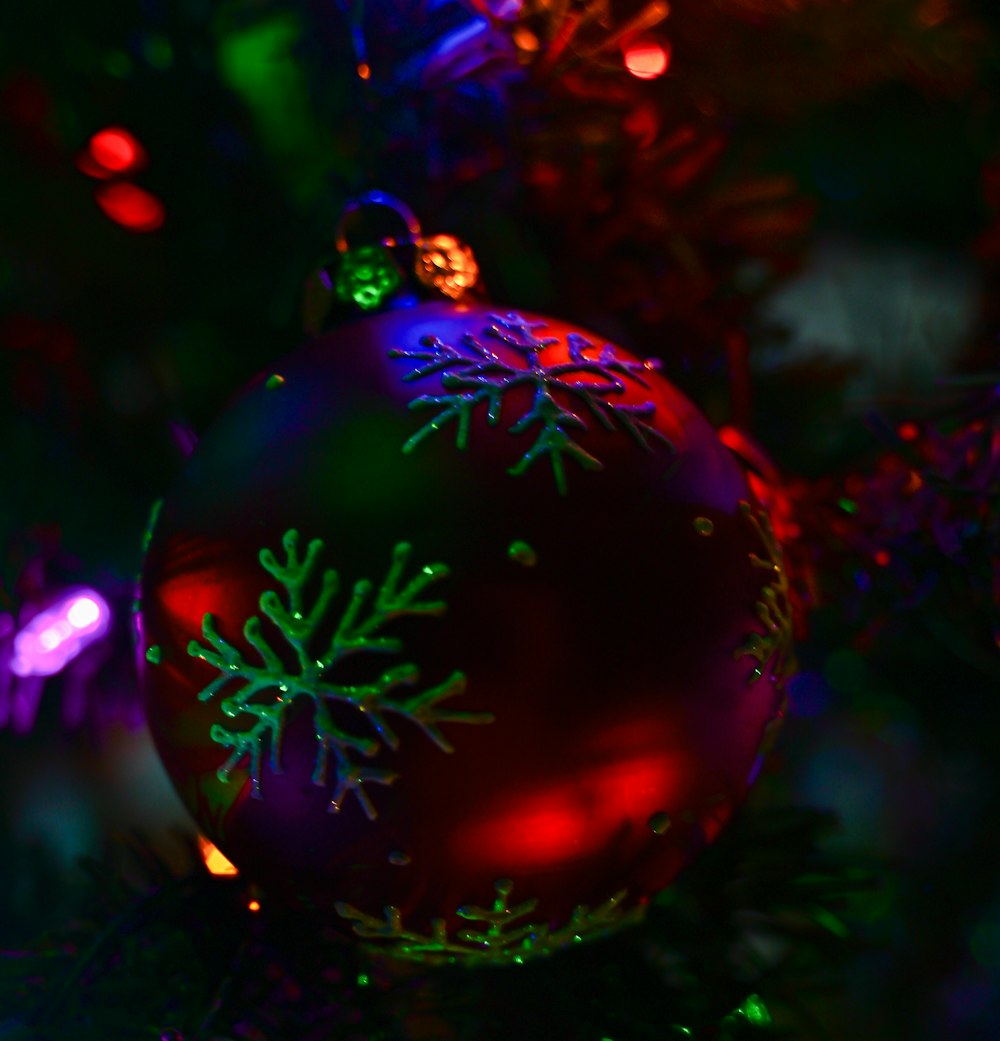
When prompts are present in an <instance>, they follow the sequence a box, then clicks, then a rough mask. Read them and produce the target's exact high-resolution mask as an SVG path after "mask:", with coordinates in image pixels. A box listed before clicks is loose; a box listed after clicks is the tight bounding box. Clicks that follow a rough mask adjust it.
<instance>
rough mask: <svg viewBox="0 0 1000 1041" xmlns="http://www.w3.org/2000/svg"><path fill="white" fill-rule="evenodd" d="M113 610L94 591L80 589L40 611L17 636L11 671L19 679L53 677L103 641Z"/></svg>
mask: <svg viewBox="0 0 1000 1041" xmlns="http://www.w3.org/2000/svg"><path fill="white" fill-rule="evenodd" d="M110 623H111V610H110V608H109V607H108V605H107V603H106V602H105V600H104V598H103V597H102V596H101V595H100V594H99V593H97V592H95V591H94V590H93V589H76V590H74V591H73V592H71V593H68V594H66V595H65V596H64V597H62V599H60V600H59V601H57V602H56V603H55V604H53V605H52V606H51V607H49V608H47V609H46V610H44V611H40V612H39V613H38V614H36V615H35V616H34V617H33V618H32V619H30V620H29V621H28V623H27V624H26V625H25V626H24V628H23V629H21V631H20V632H19V633H18V634H17V635H16V636H15V637H14V657H13V659H12V661H11V663H10V670H11V672H13V673H14V675H16V676H52V675H54V674H55V673H57V672H59V671H60V670H61V669H63V668H65V666H66V665H68V664H69V663H70V662H71V661H72V660H73V659H74V658H76V657H77V655H79V654H80V653H81V652H82V651H84V650H85V649H86V648H87V647H89V646H90V644H92V643H93V642H94V641H95V640H99V639H100V638H101V637H102V636H103V635H104V634H105V633H106V632H107V631H108V627H109V625H110Z"/></svg>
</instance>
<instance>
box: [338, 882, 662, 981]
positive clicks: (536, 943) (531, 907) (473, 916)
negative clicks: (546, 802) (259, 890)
mask: <svg viewBox="0 0 1000 1041" xmlns="http://www.w3.org/2000/svg"><path fill="white" fill-rule="evenodd" d="M493 888H494V891H495V893H496V897H495V899H494V901H493V907H492V908H485V907H470V906H466V907H460V908H459V909H458V911H457V914H458V916H459V918H464V919H465V920H466V921H468V922H470V923H473V926H474V927H472V928H468V929H460V930H459V931H458V932H457V933H455V934H454V935H453V936H451V937H449V935H448V930H447V925H446V923H445V920H444V919H443V918H435V919H434V920H433V921H432V922H431V931H430V933H429V934H424V933H419V932H414V931H413V930H411V929H407V928H406V926H405V925H404V924H403V917H402V914H401V912H400V910H399V908H397V907H387V908H386V909H385V911H384V916H383V917H382V918H376V917H374V916H372V915H368V914H365V913H364V912H363V911H359V910H358V909H357V908H356V907H352V906H351V905H350V904H345V903H342V902H341V903H338V904H337V905H336V909H337V913H338V914H339V915H340V916H341V918H344V919H346V920H347V921H349V922H352V923H353V929H354V934H355V935H356V936H358V937H359V938H360V939H364V940H374V941H378V949H379V950H383V951H385V953H391V954H393V955H395V956H396V957H399V958H407V959H410V960H411V961H422V962H430V963H440V962H456V961H462V962H463V963H466V964H472V965H480V964H486V963H489V964H494V965H497V964H504V963H510V962H515V963H520V962H523V961H525V960H526V959H527V958H534V957H537V956H539V955H544V954H551V953H552V952H553V951H557V950H559V949H561V948H563V947H567V946H569V945H570V944H572V943H582V942H583V941H584V940H585V939H591V938H595V937H598V936H607V935H609V934H611V933H612V932H616V931H617V930H618V929H621V928H622V927H623V926H626V925H631V924H634V923H637V922H640V921H642V919H643V918H644V917H645V912H646V909H645V907H643V906H641V905H640V906H638V907H633V908H630V909H628V910H626V909H625V908H624V907H623V906H622V904H623V902H624V900H625V897H626V896H627V892H626V890H624V889H622V890H619V892H617V893H615V895H614V896H612V897H611V898H610V899H609V900H606V901H605V902H604V903H603V904H601V905H599V906H598V907H595V908H589V907H587V906H586V905H584V904H580V905H579V906H578V907H577V908H576V909H575V910H574V911H573V914H572V915H571V916H570V920H569V922H567V923H566V924H565V925H564V926H561V927H559V928H558V929H552V928H551V927H550V926H549V925H548V924H546V923H538V922H531V921H528V920H527V919H528V918H529V916H530V915H532V914H533V913H534V911H535V909H536V908H537V907H538V901H537V900H525V901H524V902H523V903H520V904H517V905H516V906H514V907H510V906H509V900H510V894H511V892H512V891H513V888H514V883H513V882H511V881H510V879H506V878H505V879H500V880H499V881H498V882H495V883H494V884H493Z"/></svg>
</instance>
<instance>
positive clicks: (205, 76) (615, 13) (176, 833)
mask: <svg viewBox="0 0 1000 1041" xmlns="http://www.w3.org/2000/svg"><path fill="white" fill-rule="evenodd" d="M998 59H1000V8H998V7H997V6H996V5H995V4H993V3H991V2H989V0H980V2H978V3H977V2H974V0H674V2H673V3H671V4H668V3H666V2H660V3H651V4H650V3H637V2H614V0H589V2H571V0H462V2H460V0H398V2H388V0H322V2H319V0H229V2H221V3H211V2H209V0H172V2H168V0H104V2H102V3H101V4H99V5H96V6H94V5H80V4H70V3H66V2H63V3H59V2H55V0H37V2H35V3H33V4H30V5H29V4H8V5H5V7H4V9H3V11H2V13H0V431H2V437H0V948H5V949H8V950H13V949H15V948H17V947H19V946H20V945H23V944H28V943H30V942H32V938H33V937H36V936H38V935H39V934H41V933H42V932H44V930H46V929H48V928H52V927H56V926H58V925H59V924H60V923H62V922H65V921H66V920H67V919H68V918H70V917H72V916H73V915H74V914H76V913H77V909H78V906H79V901H80V899H81V894H82V893H83V891H84V889H85V885H86V880H85V875H84V873H83V872H82V871H81V870H80V868H79V864H78V862H79V859H80V858H81V857H91V858H97V859H99V860H101V861H102V862H104V863H108V864H111V865H114V864H116V863H117V861H118V859H119V853H118V851H119V850H120V848H121V847H122V845H123V844H124V845H127V844H128V843H129V842H136V841H139V842H141V843H144V844H148V845H149V846H151V847H152V848H154V849H155V850H157V851H158V853H159V855H161V856H162V857H164V858H165V859H166V860H167V862H168V863H170V864H172V865H174V866H175V867H176V869H177V870H178V871H183V870H184V869H185V858H186V857H188V856H189V855H190V854H189V849H188V846H187V844H186V842H185V840H184V837H183V836H184V835H185V834H187V835H190V834H191V833H192V830H193V827H192V825H191V824H190V823H189V822H188V820H187V817H186V815H185V814H184V812H183V810H182V809H181V808H180V806H179V803H178V802H177V800H176V797H175V796H174V795H173V793H172V791H171V789H170V787H169V785H168V783H167V781H166V779H165V777H164V775H163V774H162V772H161V769H160V767H159V765H158V763H157V761H156V758H155V755H154V753H153V752H152V750H151V746H150V743H149V741H148V738H147V736H146V734H145V732H144V730H143V726H142V708H141V705H140V703H139V698H138V693H137V689H136V681H135V670H134V663H133V652H132V646H131V633H130V624H131V623H130V605H131V601H132V597H133V584H134V577H135V575H136V573H137V572H138V570H139V567H140V563H141V552H142V538H143V532H144V529H145V525H146V521H147V518H148V516H149V513H150V510H151V508H152V505H153V503H154V502H155V501H156V500H157V499H158V498H159V497H161V496H162V495H163V494H164V492H165V491H166V489H167V488H168V487H169V484H170V481H171V478H172V476H173V475H174V474H176V473H177V472H178V471H179V470H180V468H181V467H182V466H183V464H184V460H185V459H186V457H187V455H188V454H189V453H190V451H191V449H192V448H193V446H194V444H195V443H196V441H197V439H198V436H199V434H200V432H201V431H202V430H203V429H204V428H205V426H206V424H208V423H209V422H210V421H211V419H212V417H213V416H214V415H215V414H217V413H218V411H219V410H220V409H221V408H222V407H223V406H224V404H225V402H226V401H227V399H228V398H229V397H230V396H231V395H232V394H233V393H234V392H235V391H236V389H238V388H239V387H240V385H241V384H242V383H244V382H245V381H246V380H247V379H248V378H250V377H251V376H252V375H254V374H255V373H256V372H258V371H259V370H260V369H262V368H264V367H265V366H267V365H268V364H269V363H270V362H271V361H272V360H273V359H275V358H277V357H280V356H281V355H282V354H284V353H285V352H287V351H288V350H290V349H292V348H293V347H295V346H296V345H297V344H298V343H300V342H301V341H302V339H303V338H304V336H305V333H304V331H303V285H304V284H305V282H306V280H307V278H308V277H309V276H310V274H311V273H312V272H313V271H314V270H315V269H316V268H317V266H318V265H321V264H323V263H325V262H327V261H329V260H330V258H331V256H332V254H333V246H334V228H335V225H336V222H337V215H338V213H339V212H340V209H341V207H342V206H343V205H344V203H345V201H346V200H347V199H348V198H350V197H351V196H353V195H355V194H356V193H358V192H361V191H364V190H367V189H369V188H372V187H379V188H382V189H384V190H387V191H390V192H392V193H394V194H395V195H397V196H399V197H400V198H402V199H405V200H406V201H407V202H408V203H409V205H410V206H411V207H413V208H414V210H415V211H416V212H417V213H418V214H419V215H420V217H421V219H422V221H423V223H424V227H425V229H426V230H428V231H432V232H436V231H441V232H448V233H453V234H456V235H459V236H460V237H462V238H463V239H464V240H466V241H467V242H469V243H470V244H471V246H472V248H473V249H474V250H475V253H476V256H477V259H478V261H479V264H480V266H481V268H482V272H483V277H484V281H485V284H486V285H487V287H488V289H489V292H490V295H491V296H492V298H493V299H494V300H495V301H497V302H498V303H500V304H504V305H510V306H517V307H520V308H526V309H532V310H538V311H542V312H544V313H549V314H555V315H560V316H563V317H566V318H569V319H571V320H574V321H576V322H578V323H580V324H582V325H584V326H586V327H589V328H593V329H595V330H596V331H598V332H599V333H601V334H604V335H606V336H608V337H610V338H612V339H614V340H615V341H616V342H618V343H620V344H622V345H623V346H626V347H627V348H629V349H631V350H633V351H635V352H637V353H639V354H643V355H654V356H658V357H659V358H661V359H662V361H663V365H664V371H665V374H666V375H667V377H668V378H669V379H671V380H672V381H673V382H675V383H676V384H678V385H679V386H680V387H681V388H682V389H684V391H685V392H686V393H687V394H688V395H689V396H690V397H692V398H693V399H694V400H695V401H696V402H698V404H699V405H700V406H701V407H702V409H703V410H704V411H705V412H706V414H707V415H708V416H709V417H710V419H711V420H712V421H713V423H715V424H716V426H718V427H720V428H725V431H726V433H725V435H724V436H725V437H726V439H727V443H729V444H730V445H731V447H734V448H735V449H736V450H737V451H738V452H740V453H741V454H742V455H743V456H744V458H745V459H746V460H747V461H748V462H749V464H750V465H751V467H752V468H753V470H754V472H755V474H756V477H757V481H758V485H759V487H758V491H759V492H760V493H761V494H762V495H764V496H767V497H769V499H770V502H771V503H772V510H773V512H774V515H775V517H776V527H777V529H778V534H779V536H780V537H781V538H782V540H783V541H784V543H785V548H786V553H787V556H788V560H789V563H790V567H791V569H792V572H793V576H794V578H795V584H796V596H797V603H798V604H799V607H800V609H801V610H800V615H801V617H800V619H799V633H798V636H799V658H800V665H801V671H800V673H799V674H798V675H797V676H796V677H795V679H794V680H793V681H792V682H791V684H790V689H789V694H790V707H789V714H788V715H789V718H788V721H787V725H786V727H785V729H784V732H783V734H782V736H781V739H780V741H779V744H778V748H777V751H776V753H775V755H774V757H773V759H772V761H771V763H770V765H769V766H768V768H767V771H766V773H765V776H764V778H763V779H762V782H761V784H760V786H759V787H758V789H757V790H756V791H755V793H754V795H753V797H752V803H753V804H754V805H758V806H768V805H773V806H782V805H787V804H792V805H797V806H804V807H814V808H817V809H822V810H831V811H833V812H834V813H835V814H836V816H837V820H838V821H839V824H838V827H837V828H836V829H835V830H833V831H832V832H831V834H830V836H829V837H828V839H827V840H826V842H827V843H828V846H829V849H830V850H831V852H832V854H835V855H837V856H841V855H842V856H846V857H850V858H852V862H853V863H855V864H857V865H862V866H863V868H864V870H865V871H868V872H871V873H872V875H873V877H875V878H876V880H877V881H876V883H875V884H874V885H873V886H871V887H869V888H867V889H866V890H865V891H864V892H863V893H861V894H859V895H857V896H856V897H854V898H853V899H852V900H851V901H850V902H849V903H848V904H847V905H845V907H844V910H843V914H842V916H840V917H837V918H834V919H833V920H832V921H828V922H827V923H826V927H827V928H828V929H829V930H830V931H831V932H832V933H833V934H835V935H838V934H839V933H841V932H842V933H844V935H850V937H852V941H851V942H852V943H853V944H854V946H853V947H852V953H851V956H850V957H849V958H847V959H843V960H842V961H841V962H840V963H839V964H838V966H837V968H836V969H835V970H834V969H831V970H830V973H829V974H828V976H826V977H825V978H824V981H823V983H822V986H819V985H817V987H816V989H815V992H814V993H812V992H810V993H807V994H805V995H804V996H803V1001H804V1002H805V1004H807V1005H808V1009H809V1012H808V1015H804V1016H803V1017H801V1018H800V1019H799V1021H798V1022H797V1024H796V1026H795V1031H794V1033H793V1036H797V1037H801V1038H812V1037H816V1038H821V1037H835V1038H839V1037H848V1036H849V1037H852V1038H853V1039H855V1041H868V1039H871V1041H876V1039H878V1041H895V1039H904V1038H905V1039H907V1041H914V1039H920V1041H923V1039H927V1041H931V1039H934V1041H940V1039H942V1038H948V1039H962V1041H966V1039H968V1041H973V1039H991V1038H1000V990H998V977H1000V885H998V883H1000V871H998V859H997V854H998V849H1000V842H998V840H997V837H996V824H995V822H996V820H997V819H998V815H1000V765H998V763H1000V755H998V753H1000V697H998V694H1000V650H998V642H997V640H998V634H1000V625H998V616H1000V510H998V503H1000V404H998V402H1000V398H998V390H1000V359H998V351H997V334H998V331H1000V279H998V275H1000V221H998V208H1000V95H998V84H1000V64H998ZM694 870H697V867H696V868H695V869H694ZM0 1011H2V1012H8V1013H9V1012H11V1011H14V1010H6V1009H4V1010H0ZM2 1018H3V1017H2V1016H0V1021H2ZM0 1026H2V1022H0ZM0 1033H2V1030H0Z"/></svg>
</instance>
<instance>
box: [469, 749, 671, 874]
mask: <svg viewBox="0 0 1000 1041" xmlns="http://www.w3.org/2000/svg"><path fill="white" fill-rule="evenodd" d="M683 777H684V767H683V764H682V762H681V761H680V760H679V759H677V758H672V757H669V756H667V755H662V754H661V755H656V756H651V755H646V756H636V757H633V758H629V759H624V760H621V761H619V762H616V763H608V764H603V765H600V766H595V767H593V768H591V769H589V770H585V771H581V773H580V774H579V776H578V777H577V778H576V779H575V780H574V781H572V782H565V783H562V784H557V785H552V786H550V787H549V788H546V789H542V790H540V791H537V792H534V793H529V794H526V795H523V796H522V797H521V798H520V800H517V805H515V806H510V805H509V804H508V805H507V806H506V807H505V808H504V809H503V810H502V811H500V812H499V813H496V814H495V815H493V816H488V817H487V818H486V819H485V820H483V821H481V822H479V823H477V824H475V825H473V826H472V827H471V828H469V829H468V830H466V831H465V832H463V833H462V836H461V840H460V841H461V856H462V857H463V859H466V860H467V861H469V862H473V863H484V864H485V863H490V864H492V863H503V864H507V865H509V866H510V870H512V871H515V870H525V869H537V868H547V867H553V866H555V865H558V864H560V863H564V862H566V861H571V860H576V859H578V858H579V857H581V856H586V855H589V854H592V853H596V852H597V851H598V850H600V849H602V848H603V847H605V846H606V845H607V843H608V842H610V841H611V840H612V839H613V838H614V837H615V836H617V835H620V834H621V832H622V831H623V830H624V829H625V828H628V829H630V830H632V831H633V832H634V831H638V830H640V829H644V828H646V827H647V823H646V822H647V821H648V820H649V818H650V817H651V816H652V815H653V814H654V813H658V812H661V811H663V810H664V809H667V808H673V807H674V806H675V805H676V799H677V794H678V788H679V784H680V782H681V781H682V780H683Z"/></svg>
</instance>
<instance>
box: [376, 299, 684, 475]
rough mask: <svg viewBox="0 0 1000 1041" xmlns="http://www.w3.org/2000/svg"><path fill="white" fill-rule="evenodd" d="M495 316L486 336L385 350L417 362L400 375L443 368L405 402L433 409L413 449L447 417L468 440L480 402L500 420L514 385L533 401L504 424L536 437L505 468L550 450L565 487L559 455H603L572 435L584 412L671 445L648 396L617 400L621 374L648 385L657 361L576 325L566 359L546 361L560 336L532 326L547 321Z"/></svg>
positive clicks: (458, 436)
mask: <svg viewBox="0 0 1000 1041" xmlns="http://www.w3.org/2000/svg"><path fill="white" fill-rule="evenodd" d="M490 321H491V322H492V323H493V324H492V325H490V326H488V327H487V328H486V329H484V330H483V337H484V340H480V339H477V338H476V337H475V336H473V335H472V334H471V333H469V334H466V335H465V336H463V337H462V338H461V340H460V342H459V343H458V344H457V345H453V344H447V343H444V342H443V341H442V340H441V339H439V338H438V337H436V336H425V337H422V338H421V340H420V344H419V346H418V347H415V348H394V349H392V350H390V351H389V357H390V358H406V359H409V360H411V361H414V362H417V363H418V365H417V367H416V368H415V369H414V370H413V371H412V372H410V373H408V374H407V375H406V376H405V377H404V378H405V379H406V380H418V379H423V378H424V377H425V376H431V375H434V374H437V373H441V388H442V391H443V393H441V394H424V395H421V396H420V397H418V398H415V399H414V400H413V401H411V402H410V408H412V409H418V410H424V409H436V410H437V411H436V412H435V414H434V416H433V418H432V419H430V420H429V421H428V422H427V423H425V424H424V426H422V427H421V428H420V429H419V430H418V431H417V432H416V433H415V434H414V435H413V436H412V437H411V438H410V439H409V440H408V441H407V442H406V443H405V444H404V445H403V451H404V452H412V451H413V449H414V448H416V447H417V445H419V444H420V442H421V441H423V440H424V439H425V438H426V437H428V436H429V435H430V434H432V433H433V432H434V431H436V430H440V429H441V428H442V427H443V426H445V425H447V424H448V423H452V422H454V423H455V424H456V425H457V429H456V433H455V441H456V444H457V445H458V447H459V448H460V449H464V448H465V447H466V445H467V444H468V440H469V423H470V420H471V418H472V415H473V413H474V412H475V410H476V409H477V408H478V407H479V406H480V405H485V406H486V419H487V422H489V423H490V424H491V425H496V424H497V423H499V422H500V413H501V409H502V406H503V401H504V397H505V396H506V395H507V394H508V393H509V392H510V391H511V390H513V389H514V388H515V387H520V386H527V387H529V388H531V389H532V391H533V393H532V399H531V407H530V408H529V409H528V411H527V412H525V413H524V414H523V415H521V416H519V417H518V418H517V419H516V421H515V422H514V423H513V424H512V425H511V426H510V427H508V430H509V432H510V433H512V434H521V433H524V432H526V431H533V432H534V433H535V440H534V442H533V443H532V444H531V446H530V447H529V448H528V449H527V450H526V451H525V452H524V454H523V455H522V456H521V458H520V460H519V461H518V462H517V463H516V464H515V465H514V466H512V467H511V468H510V469H509V471H508V473H511V474H513V475H515V476H517V475H520V474H523V473H524V472H525V471H526V470H528V469H529V467H531V466H532V465H533V464H534V463H535V462H536V460H538V459H539V458H540V457H541V456H544V455H547V456H548V457H549V460H550V462H551V465H552V474H553V476H554V478H555V482H556V487H557V488H558V489H559V492H560V494H565V492H566V467H565V462H564V459H566V458H569V459H572V460H574V461H575V462H576V463H577V464H578V465H579V466H581V467H582V468H583V469H585V470H599V469H601V468H602V464H601V462H600V460H598V459H597V458H596V457H595V456H593V455H592V454H591V453H590V452H588V451H587V450H586V449H585V448H584V447H583V446H582V445H580V444H579V442H578V441H576V440H575V437H574V435H575V434H577V433H579V432H581V431H585V430H587V429H588V425H587V421H586V419H585V416H586V415H589V416H591V417H592V418H593V419H595V420H596V421H597V423H598V424H599V425H600V426H602V427H603V428H604V429H605V430H615V429H622V430H627V431H628V432H629V434H631V435H632V437H633V438H634V439H635V441H636V442H637V443H638V444H639V445H641V446H642V447H643V448H644V449H646V450H651V449H652V445H651V443H650V442H651V439H652V440H655V441H659V442H662V443H663V444H666V445H667V446H670V441H669V439H668V438H667V437H666V436H665V435H664V434H663V433H661V432H660V431H659V430H657V429H656V427H654V426H653V425H652V424H651V422H650V420H651V419H652V418H653V414H654V413H655V411H656V406H655V404H654V403H653V402H652V401H646V402H642V403H640V404H633V405H630V404H625V403H622V402H616V401H614V400H612V399H613V398H615V397H617V396H620V395H621V394H624V392H625V389H626V381H631V382H633V383H637V384H639V386H641V387H645V388H647V389H648V388H649V383H648V382H647V381H646V375H648V373H649V372H650V371H651V370H653V369H655V368H656V367H657V366H658V362H655V361H652V360H651V361H644V362H641V361H631V360H628V359H624V358H619V357H618V355H617V353H616V351H615V348H614V347H613V346H612V345H611V344H605V345H604V346H603V347H601V348H597V347H595V346H594V345H593V344H591V343H589V342H588V341H587V340H586V339H585V338H584V337H583V336H580V335H579V334H578V333H570V334H569V336H568V337H567V339H566V344H567V347H568V350H569V358H570V360H569V361H566V362H560V363H558V364H555V365H546V364H544V363H543V362H542V360H541V354H542V352H543V351H544V350H545V348H546V347H550V346H552V345H553V344H555V343H558V342H559V341H558V340H557V339H556V338H554V337H543V338H539V337H538V336H537V335H536V330H538V329H540V328H543V327H544V323H541V322H535V323H531V322H528V321H527V320H525V319H524V318H522V317H521V316H520V315H517V314H513V313H511V314H507V315H505V316H500V315H490ZM487 337H488V338H491V339H494V340H499V341H500V342H502V343H504V344H505V345H506V346H508V347H510V348H513V350H514V351H516V352H517V354H518V355H520V357H521V359H523V362H524V366H523V367H517V366H515V365H510V364H508V363H507V362H505V361H502V360H501V358H500V356H499V355H498V354H497V353H496V352H495V351H493V350H491V349H490V347H489V346H488V344H487V342H485V338H487Z"/></svg>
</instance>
